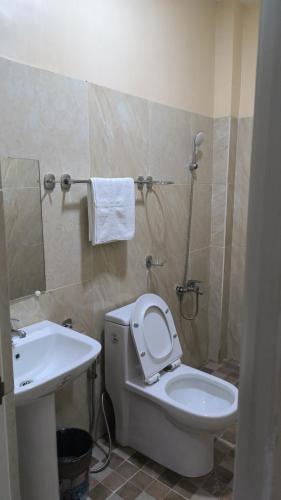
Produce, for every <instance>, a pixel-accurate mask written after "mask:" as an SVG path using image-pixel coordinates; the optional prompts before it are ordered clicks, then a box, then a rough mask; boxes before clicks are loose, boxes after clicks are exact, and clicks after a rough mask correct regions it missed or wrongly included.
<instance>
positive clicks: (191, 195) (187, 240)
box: [179, 171, 199, 321]
mask: <svg viewBox="0 0 281 500" xmlns="http://www.w3.org/2000/svg"><path fill="white" fill-rule="evenodd" d="M193 192H194V173H193V172H192V171H191V185H190V196H189V213H188V220H187V236H186V254H185V264H184V273H183V281H182V287H183V288H186V286H187V277H188V266H189V254H190V241H191V222H192V209H193ZM183 297H184V294H182V295H180V296H179V308H180V315H181V316H182V318H183V319H185V320H187V321H192V320H193V319H194V318H196V316H197V315H198V311H199V294H198V293H196V299H195V312H194V313H193V314H192V315H191V316H186V315H185V314H184V312H183Z"/></svg>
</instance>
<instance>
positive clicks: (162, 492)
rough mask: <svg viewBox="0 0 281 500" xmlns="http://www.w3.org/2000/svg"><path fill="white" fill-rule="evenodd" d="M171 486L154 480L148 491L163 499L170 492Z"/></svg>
mask: <svg viewBox="0 0 281 500" xmlns="http://www.w3.org/2000/svg"><path fill="white" fill-rule="evenodd" d="M169 490H170V488H169V487H168V486H167V485H166V484H164V483H161V482H160V481H157V480H155V481H153V482H152V483H151V484H150V485H149V486H148V487H147V488H146V490H145V491H146V492H147V493H148V494H149V495H151V496H152V497H153V498H155V499H156V500H163V498H165V496H166V495H167V494H168V493H169Z"/></svg>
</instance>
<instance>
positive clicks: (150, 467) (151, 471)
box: [142, 460, 165, 478]
mask: <svg viewBox="0 0 281 500" xmlns="http://www.w3.org/2000/svg"><path fill="white" fill-rule="evenodd" d="M142 470H143V471H144V472H146V474H148V475H149V476H151V477H154V478H157V477H159V476H160V474H162V472H164V470H165V467H164V466H163V465H160V464H158V463H157V462H154V461H153V460H149V461H148V462H147V463H146V464H145V465H144V466H143V468H142Z"/></svg>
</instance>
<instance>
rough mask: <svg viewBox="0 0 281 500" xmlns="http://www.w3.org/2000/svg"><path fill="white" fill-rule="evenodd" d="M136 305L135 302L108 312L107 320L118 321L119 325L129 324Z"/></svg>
mask: <svg viewBox="0 0 281 500" xmlns="http://www.w3.org/2000/svg"><path fill="white" fill-rule="evenodd" d="M134 305H135V302H133V303H132V304H128V305H127V306H124V307H119V309H114V311H110V312H108V313H106V315H105V321H111V323H117V324H118V325H125V326H129V325H130V319H131V314H132V312H133V309H134Z"/></svg>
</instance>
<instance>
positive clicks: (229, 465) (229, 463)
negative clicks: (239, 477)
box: [220, 455, 234, 473]
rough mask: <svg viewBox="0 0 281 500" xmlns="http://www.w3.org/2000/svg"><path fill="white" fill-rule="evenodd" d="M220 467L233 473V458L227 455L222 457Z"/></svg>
mask: <svg viewBox="0 0 281 500" xmlns="http://www.w3.org/2000/svg"><path fill="white" fill-rule="evenodd" d="M220 465H221V466H222V467H223V468H224V469H227V470H229V471H230V472H232V473H233V471H234V457H233V456H231V455H227V456H226V457H224V459H223V461H222V462H221V463H220Z"/></svg>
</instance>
